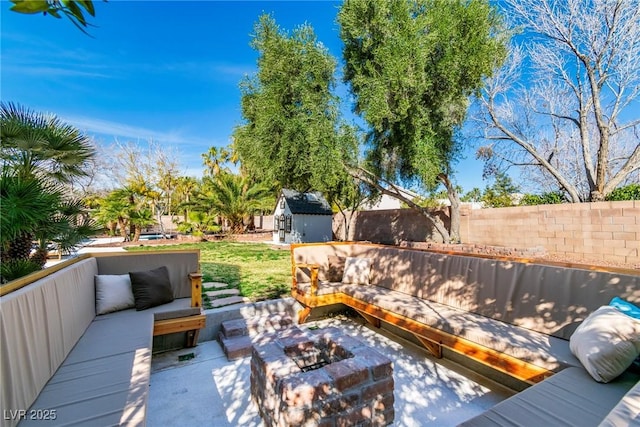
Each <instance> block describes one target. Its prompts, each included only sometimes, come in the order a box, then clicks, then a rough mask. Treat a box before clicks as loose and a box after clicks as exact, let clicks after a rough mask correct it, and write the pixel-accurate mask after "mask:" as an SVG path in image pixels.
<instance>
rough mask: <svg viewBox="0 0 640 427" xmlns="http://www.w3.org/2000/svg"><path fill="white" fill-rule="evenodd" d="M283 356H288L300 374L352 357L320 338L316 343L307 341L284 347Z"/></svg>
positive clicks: (351, 354) (340, 348)
mask: <svg viewBox="0 0 640 427" xmlns="http://www.w3.org/2000/svg"><path fill="white" fill-rule="evenodd" d="M284 354H286V355H287V356H289V357H290V358H291V359H292V360H293V361H294V362H295V363H296V365H297V366H298V368H300V371H302V372H309V371H313V370H316V369H320V368H322V367H324V366H326V365H329V364H331V363H336V362H339V361H341V360H344V359H349V358H352V357H353V353H351V352H349V351H347V350H345V349H344V348H343V347H342V346H340V345H338V344H336V343H335V342H333V341H331V340H330V339H329V338H328V337H321V338H320V339H319V340H318V341H315V342H314V341H308V342H304V343H299V344H296V345H292V346H289V347H286V348H285V349H284Z"/></svg>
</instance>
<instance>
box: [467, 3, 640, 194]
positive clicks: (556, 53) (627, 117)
mask: <svg viewBox="0 0 640 427" xmlns="http://www.w3.org/2000/svg"><path fill="white" fill-rule="evenodd" d="M503 3H504V5H505V15H506V16H508V17H510V18H511V19H513V21H514V22H513V25H514V27H518V28H521V29H522V30H523V33H522V35H521V36H519V37H516V38H514V46H513V48H512V50H511V55H510V60H509V61H508V63H507V65H505V66H504V67H503V68H502V70H501V71H500V72H499V73H497V74H496V75H494V76H493V77H492V78H491V79H488V80H487V86H486V88H485V90H484V93H483V97H482V99H481V107H482V108H481V113H480V114H479V115H478V116H477V117H476V119H477V120H479V121H480V126H481V129H482V131H483V135H482V136H483V138H484V140H486V141H488V142H489V144H488V145H487V146H485V147H482V149H481V150H479V156H480V157H482V158H484V159H485V160H487V161H488V165H489V166H494V167H505V166H507V167H508V166H518V167H523V168H525V171H526V175H527V177H528V178H529V179H530V180H531V181H533V182H536V183H538V186H539V187H540V188H542V189H556V190H557V189H558V187H560V188H561V189H563V190H564V191H565V192H566V193H567V195H568V197H569V199H570V200H571V201H572V202H580V201H587V200H591V201H598V200H604V198H605V197H606V196H607V194H609V193H610V192H611V191H612V190H614V189H615V188H616V187H617V186H619V185H621V184H624V183H625V182H628V180H629V178H630V177H633V176H638V171H639V170H640V138H639V134H640V100H639V98H638V94H639V92H640V1H639V0H563V1H554V0H505V1H504V2H503Z"/></svg>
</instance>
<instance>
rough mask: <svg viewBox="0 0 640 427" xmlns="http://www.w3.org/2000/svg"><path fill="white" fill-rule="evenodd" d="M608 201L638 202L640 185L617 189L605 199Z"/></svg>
mask: <svg viewBox="0 0 640 427" xmlns="http://www.w3.org/2000/svg"><path fill="white" fill-rule="evenodd" d="M606 200H609V201H622V200H640V184H630V185H627V186H624V187H618V188H616V189H615V190H613V191H612V192H611V193H609V195H608V196H607V197H606Z"/></svg>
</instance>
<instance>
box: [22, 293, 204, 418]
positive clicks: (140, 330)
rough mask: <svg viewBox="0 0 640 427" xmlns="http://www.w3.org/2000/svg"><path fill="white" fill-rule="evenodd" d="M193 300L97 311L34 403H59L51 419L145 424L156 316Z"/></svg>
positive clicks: (182, 310) (47, 406) (44, 405)
mask: <svg viewBox="0 0 640 427" xmlns="http://www.w3.org/2000/svg"><path fill="white" fill-rule="evenodd" d="M190 304H191V299H190V298H180V299H176V300H174V301H173V302H171V303H169V304H164V305H161V306H157V307H153V308H151V309H149V310H145V311H136V310H135V309H129V310H123V311H119V312H115V313H109V314H105V315H103V316H97V317H96V318H95V320H94V321H93V322H92V323H91V324H90V325H89V327H88V328H87V330H86V332H85V333H84V335H83V336H82V338H80V340H79V341H78V343H77V344H76V346H75V347H74V348H73V350H72V351H71V353H69V356H68V357H67V358H66V360H65V361H64V363H63V364H62V366H60V369H58V371H57V372H56V373H55V374H54V375H53V377H52V378H51V380H50V381H49V382H48V383H47V385H46V386H45V387H44V389H43V390H42V392H41V393H40V395H39V396H38V398H37V400H36V401H35V403H34V404H33V405H32V407H31V409H32V410H38V409H47V410H49V409H56V415H57V419H56V420H55V421H52V422H50V423H51V424H50V425H64V424H74V423H76V424H82V425H122V424H126V425H144V421H145V418H146V399H147V394H148V388H149V381H150V378H151V351H152V344H153V336H152V335H153V322H154V320H156V319H155V316H156V315H159V316H168V317H167V318H174V317H177V315H179V314H182V313H185V312H189V311H190V310H191V308H190ZM197 310H198V314H199V313H200V309H199V308H197ZM23 424H24V425H29V423H28V422H27V423H25V422H23V423H21V424H20V425H23Z"/></svg>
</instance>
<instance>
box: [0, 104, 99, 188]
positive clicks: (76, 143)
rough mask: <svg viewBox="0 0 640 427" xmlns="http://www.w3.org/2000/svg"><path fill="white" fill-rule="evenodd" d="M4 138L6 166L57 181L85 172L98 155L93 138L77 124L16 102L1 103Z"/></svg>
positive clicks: (24, 174)
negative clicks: (34, 110) (77, 126)
mask: <svg viewBox="0 0 640 427" xmlns="http://www.w3.org/2000/svg"><path fill="white" fill-rule="evenodd" d="M0 141H1V143H2V144H1V147H2V148H1V149H0V157H1V158H2V169H3V170H4V169H5V168H9V169H10V170H13V171H16V173H17V174H19V175H21V176H22V177H27V176H35V175H38V176H43V177H46V178H50V179H52V180H53V181H54V182H61V183H68V182H70V181H71V180H72V179H73V178H76V177H79V176H85V175H86V169H85V168H86V167H88V166H89V162H90V160H91V159H92V158H93V156H94V155H95V150H94V148H93V146H92V144H91V140H90V139H89V138H88V137H87V136H86V135H84V134H82V133H81V132H80V131H78V130H77V129H76V128H74V127H73V126H70V125H68V124H65V123H63V122H62V121H61V120H60V119H59V118H57V117H56V116H52V115H44V114H40V113H35V112H33V111H30V110H28V109H26V108H24V107H20V106H18V105H15V104H12V103H1V104H0Z"/></svg>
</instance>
